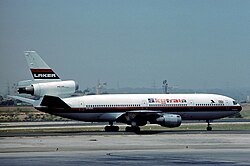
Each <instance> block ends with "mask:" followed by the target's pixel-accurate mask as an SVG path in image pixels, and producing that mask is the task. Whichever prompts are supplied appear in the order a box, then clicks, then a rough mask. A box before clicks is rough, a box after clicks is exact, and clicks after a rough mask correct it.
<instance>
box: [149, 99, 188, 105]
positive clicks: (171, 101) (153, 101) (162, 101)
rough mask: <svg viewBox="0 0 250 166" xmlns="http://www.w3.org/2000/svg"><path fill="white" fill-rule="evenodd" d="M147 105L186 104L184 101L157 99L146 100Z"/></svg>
mask: <svg viewBox="0 0 250 166" xmlns="http://www.w3.org/2000/svg"><path fill="white" fill-rule="evenodd" d="M148 102H149V103H161V104H167V103H187V100H186V99H157V98H148Z"/></svg>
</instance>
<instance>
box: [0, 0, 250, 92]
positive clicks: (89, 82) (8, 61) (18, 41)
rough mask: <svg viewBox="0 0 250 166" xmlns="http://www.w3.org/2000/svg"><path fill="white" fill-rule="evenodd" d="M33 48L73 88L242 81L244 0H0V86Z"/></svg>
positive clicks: (247, 16)
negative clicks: (101, 83) (76, 84)
mask: <svg viewBox="0 0 250 166" xmlns="http://www.w3.org/2000/svg"><path fill="white" fill-rule="evenodd" d="M25 50H36V51H37V52H38V53H39V55H40V56H41V57H42V58H43V59H44V60H45V61H46V62H47V63H48V65H49V66H51V67H52V68H53V69H54V70H55V71H56V72H57V74H58V75H59V76H60V77H61V78H62V79H74V80H76V81H78V82H79V84H80V86H81V89H85V88H86V87H91V86H93V85H94V84H96V82H97V80H98V79H100V80H102V81H105V82H108V87H109V88H112V87H113V88H117V86H118V85H119V87H152V86H153V84H154V82H155V84H156V86H160V85H161V83H162V80H163V79H168V81H169V83H170V84H171V85H178V86H179V87H181V88H210V87H211V88H223V87H250V1H249V0H245V1H244V0H234V1H232V0H225V1H224V0H207V1H206V0H202V1H201V0H189V1H186V0H125V1H124V0H67V1H64V0H42V1H40V0H0V85H1V88H2V87H3V86H4V85H6V83H7V82H8V81H10V82H14V81H20V80H25V79H30V78H31V75H30V71H29V70H28V67H27V64H26V61H25V58H24V53H23V52H24V51H25Z"/></svg>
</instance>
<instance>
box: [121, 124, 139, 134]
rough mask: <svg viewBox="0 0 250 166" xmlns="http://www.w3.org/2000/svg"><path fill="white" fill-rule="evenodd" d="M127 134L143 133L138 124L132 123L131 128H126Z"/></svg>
mask: <svg viewBox="0 0 250 166" xmlns="http://www.w3.org/2000/svg"><path fill="white" fill-rule="evenodd" d="M125 131H126V132H135V133H139V132H140V131H141V129H140V127H139V126H138V125H137V124H136V122H131V126H127V127H126V128H125Z"/></svg>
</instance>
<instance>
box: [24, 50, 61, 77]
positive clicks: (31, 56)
mask: <svg viewBox="0 0 250 166" xmlns="http://www.w3.org/2000/svg"><path fill="white" fill-rule="evenodd" d="M24 53H25V58H26V60H27V62H28V65H29V68H30V70H31V73H32V76H33V79H34V81H41V80H44V81H45V80H46V81H48V82H50V81H60V80H61V79H60V78H59V77H58V75H57V74H56V73H55V72H54V71H53V70H52V69H51V68H50V67H49V66H48V65H47V64H46V63H45V62H44V61H43V59H42V58H41V57H40V56H39V55H38V54H37V53H36V51H25V52H24Z"/></svg>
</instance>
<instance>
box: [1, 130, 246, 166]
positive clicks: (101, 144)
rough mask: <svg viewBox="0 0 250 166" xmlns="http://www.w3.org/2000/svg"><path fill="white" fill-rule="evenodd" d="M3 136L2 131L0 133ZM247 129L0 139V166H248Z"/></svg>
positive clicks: (27, 135)
mask: <svg viewBox="0 0 250 166" xmlns="http://www.w3.org/2000/svg"><path fill="white" fill-rule="evenodd" d="M0 134H2V133H0ZM249 156H250V131H248V130H242V131H219V130H218V131H216V130H215V131H199V130H195V131H177V130H176V131H171V132H170V131H169V132H167V131H165V132H143V133H141V134H134V133H128V132H114V133H113V132H109V133H107V132H101V131H99V132H77V133H71V132H66V133H53V134H50V133H41V134H39V133H33V134H32V133H30V134H27V133H26V134H23V135H22V134H19V135H11V136H10V135H9V136H8V135H5V136H3V135H1V137H0V165H25V166H27V165H28V166H29V165H32V166H33V165H53V166H57V165H58V166H59V165H60V166H62V165H88V166H92V165H93V166H94V165H118V166H119V165H130V166H131V165H132V166H133V165H143V166H149V165H150V166H152V165H226V166H228V165H230V166H231V165H233V166H234V165H235V166H236V165H250V157H249Z"/></svg>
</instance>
